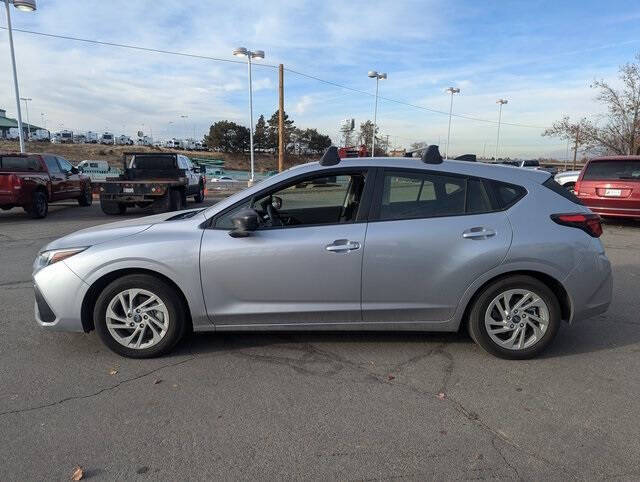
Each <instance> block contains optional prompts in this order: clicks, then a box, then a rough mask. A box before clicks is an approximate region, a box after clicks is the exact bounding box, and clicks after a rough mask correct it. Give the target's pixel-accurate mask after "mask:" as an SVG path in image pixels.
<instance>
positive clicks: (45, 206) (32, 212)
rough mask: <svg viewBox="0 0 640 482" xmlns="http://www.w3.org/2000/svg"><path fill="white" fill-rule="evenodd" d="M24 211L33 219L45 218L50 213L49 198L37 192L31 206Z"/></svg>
mask: <svg viewBox="0 0 640 482" xmlns="http://www.w3.org/2000/svg"><path fill="white" fill-rule="evenodd" d="M24 210H25V211H26V212H27V214H29V216H31V217H32V218H33V219H40V218H44V217H45V216H46V215H47V213H48V212H49V203H48V202H47V196H46V195H45V193H43V192H42V191H36V192H34V193H33V197H32V198H31V204H29V205H27V206H25V207H24Z"/></svg>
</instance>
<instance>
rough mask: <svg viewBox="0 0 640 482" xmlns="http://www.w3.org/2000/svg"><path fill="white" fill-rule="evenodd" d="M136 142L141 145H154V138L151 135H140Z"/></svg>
mask: <svg viewBox="0 0 640 482" xmlns="http://www.w3.org/2000/svg"><path fill="white" fill-rule="evenodd" d="M136 144H138V145H139V146H152V145H153V139H152V138H151V137H149V136H142V137H138V140H137V141H136Z"/></svg>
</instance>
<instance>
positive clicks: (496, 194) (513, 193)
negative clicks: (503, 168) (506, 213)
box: [486, 181, 527, 209]
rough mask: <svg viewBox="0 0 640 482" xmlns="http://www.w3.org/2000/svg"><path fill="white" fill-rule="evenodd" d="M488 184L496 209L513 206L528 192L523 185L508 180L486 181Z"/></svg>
mask: <svg viewBox="0 0 640 482" xmlns="http://www.w3.org/2000/svg"><path fill="white" fill-rule="evenodd" d="M486 185H487V186H488V188H489V189H490V190H491V192H492V195H493V198H494V202H495V204H496V206H495V207H496V209H507V208H509V207H511V206H513V205H514V204H515V203H516V202H518V201H519V200H520V199H522V197H523V196H524V195H525V194H526V192H527V191H526V190H525V189H524V188H523V187H522V186H516V185H514V184H509V183H506V182H500V181H486Z"/></svg>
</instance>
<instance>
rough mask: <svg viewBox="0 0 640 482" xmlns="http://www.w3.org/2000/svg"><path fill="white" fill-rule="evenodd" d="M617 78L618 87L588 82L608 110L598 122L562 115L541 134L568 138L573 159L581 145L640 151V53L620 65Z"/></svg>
mask: <svg viewBox="0 0 640 482" xmlns="http://www.w3.org/2000/svg"><path fill="white" fill-rule="evenodd" d="M618 77H619V78H620V81H621V85H622V87H621V88H620V89H617V88H615V87H613V86H611V85H610V84H609V83H608V82H606V81H605V80H596V81H594V82H593V83H592V84H591V87H592V88H594V89H598V91H599V92H598V94H597V95H596V100H597V101H598V102H600V103H602V104H603V105H604V107H605V108H606V110H607V114H605V115H602V116H601V117H600V119H598V120H599V121H600V122H596V123H594V122H591V121H589V120H587V119H581V120H580V121H579V122H577V123H572V122H570V121H569V118H568V117H564V118H563V119H562V120H560V121H558V122H555V123H554V124H553V126H552V127H551V128H550V129H546V130H545V131H544V132H543V133H542V135H543V136H553V137H560V138H563V139H567V140H571V141H572V142H573V144H574V160H575V157H576V152H577V149H578V148H579V147H580V146H584V147H585V148H586V149H595V150H598V151H601V152H603V153H607V154H618V155H630V154H640V54H637V55H636V58H635V62H633V63H627V64H624V65H622V66H621V67H620V69H619V75H618ZM574 163H575V162H574Z"/></svg>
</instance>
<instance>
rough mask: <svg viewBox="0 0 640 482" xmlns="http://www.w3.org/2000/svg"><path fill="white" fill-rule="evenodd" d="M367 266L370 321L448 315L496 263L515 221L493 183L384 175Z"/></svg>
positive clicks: (430, 174)
mask: <svg viewBox="0 0 640 482" xmlns="http://www.w3.org/2000/svg"><path fill="white" fill-rule="evenodd" d="M376 194H377V196H376V198H375V199H374V201H373V203H374V204H373V213H372V216H371V220H370V222H369V227H368V229H367V236H366V241H365V242H366V249H365V252H364V259H363V267H362V310H363V320H364V321H365V322H370V323H375V322H417V321H427V322H439V321H446V320H448V319H450V318H451V317H452V316H453V314H454V311H455V309H456V307H457V305H458V302H459V300H460V299H461V298H462V295H463V294H464V292H465V291H466V289H467V288H468V287H469V285H470V284H471V283H472V282H473V281H474V280H475V279H476V278H477V277H479V276H480V275H482V274H483V273H485V272H486V271H488V270H490V269H491V268H494V267H496V266H498V265H499V264H500V263H501V262H502V260H503V259H504V258H505V256H506V254H507V250H508V249H509V246H510V244H511V237H512V233H511V226H510V224H509V221H508V219H507V216H506V214H505V213H504V212H502V211H495V210H494V209H493V207H492V199H491V196H490V191H489V188H488V187H487V184H486V183H485V182H484V181H483V180H480V179H475V178H468V177H464V176H456V175H448V174H443V173H435V172H425V171H422V172H420V171H409V170H388V169H385V170H384V173H383V174H382V175H380V176H379V183H378V185H377V186H376Z"/></svg>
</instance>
